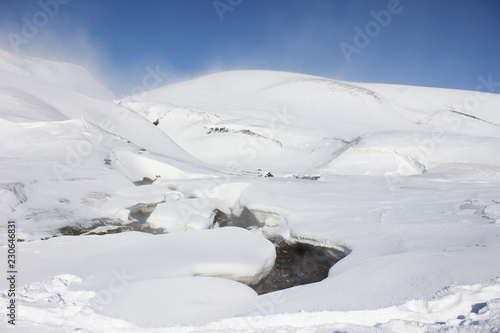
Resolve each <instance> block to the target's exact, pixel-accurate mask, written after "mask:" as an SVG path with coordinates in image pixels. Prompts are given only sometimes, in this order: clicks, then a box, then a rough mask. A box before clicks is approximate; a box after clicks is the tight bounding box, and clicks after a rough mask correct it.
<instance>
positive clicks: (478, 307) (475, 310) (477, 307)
mask: <svg viewBox="0 0 500 333" xmlns="http://www.w3.org/2000/svg"><path fill="white" fill-rule="evenodd" d="M485 306H486V303H476V304H473V305H472V306H471V310H470V312H473V313H475V314H478V313H479V311H480V310H481V309H482V308H484V307H485Z"/></svg>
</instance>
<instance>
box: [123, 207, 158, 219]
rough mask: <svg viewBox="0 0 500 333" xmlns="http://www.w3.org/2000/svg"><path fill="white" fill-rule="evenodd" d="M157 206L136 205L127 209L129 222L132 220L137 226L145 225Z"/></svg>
mask: <svg viewBox="0 0 500 333" xmlns="http://www.w3.org/2000/svg"><path fill="white" fill-rule="evenodd" d="M157 205H158V204H156V203H155V204H143V203H138V204H136V205H133V206H132V207H129V208H128V210H129V211H130V215H129V220H130V219H132V220H133V221H134V222H138V223H139V224H142V223H146V221H147V220H148V218H149V216H150V215H151V214H152V213H153V211H154V210H155V209H156V206H157Z"/></svg>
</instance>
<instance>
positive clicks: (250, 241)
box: [0, 50, 500, 332]
mask: <svg viewBox="0 0 500 333" xmlns="http://www.w3.org/2000/svg"><path fill="white" fill-rule="evenodd" d="M499 105H500V95H498V94H490V93H479V92H471V91H459V90H448V89H436V88H424V87H410V86H397V85H384V84H368V83H350V82H343V81H336V80H331V79H326V78H321V77H315V76H310V75H302V74H295V73H284V72H272V71H232V72H222V73H216V74H212V75H208V76H204V77H201V78H198V79H195V80H191V81H187V82H183V83H178V84H173V85H169V86H165V87H161V88H158V89H155V90H152V91H149V92H146V93H144V94H141V95H137V96H129V97H127V98H124V99H121V100H116V99H115V100H113V97H112V94H111V93H110V92H109V91H107V90H106V89H105V88H104V87H103V86H101V85H100V84H99V83H98V82H96V81H95V80H94V79H93V78H92V77H91V76H90V75H89V74H88V72H87V71H86V70H85V69H83V68H81V67H79V66H76V65H71V64H63V63H56V62H50V61H46V60H42V59H35V58H29V57H24V56H19V55H13V54H10V53H7V52H5V51H1V50H0V170H1V172H0V210H1V212H2V216H4V220H5V221H7V220H13V221H16V223H17V237H18V238H20V239H22V240H24V242H19V243H17V244H18V248H19V251H21V252H20V254H19V256H20V258H21V259H20V260H21V261H20V264H19V265H20V266H19V276H18V278H19V281H18V294H19V298H18V300H17V302H18V305H19V317H18V324H19V326H20V327H22V329H23V330H24V331H39V329H40V328H42V329H47V330H50V331H56V330H60V331H74V330H76V329H80V330H82V331H86V332H114V331H117V332H118V331H119V332H129V331H130V332H132V331H138V330H140V331H148V330H151V331H152V332H153V331H154V330H155V328H156V329H160V330H161V331H172V332H177V331H210V332H213V331H228V330H236V329H239V330H255V331H267V332H278V331H297V332H301V330H309V331H325V332H326V331H332V330H333V331H335V330H345V331H349V332H372V331H373V332H374V331H377V330H381V331H396V332H400V331H405V330H408V331H409V330H418V329H423V330H427V331H439V330H443V331H445V330H453V329H459V328H463V329H465V330H466V329H467V327H472V326H471V325H476V324H477V325H481V326H479V327H481V328H484V329H486V331H487V330H488V329H492V328H494V327H498V326H499V325H500V311H499V308H498V304H499V299H500V269H499V268H498V258H499V255H500V247H499V237H500V229H499V223H500V191H499V190H498V189H499V188H500V187H499V185H500V184H499V183H500V113H499V112H498V110H499V109H498V108H499ZM155 125H156V126H155ZM221 216H224V218H227V219H234V221H239V222H234V224H235V225H238V223H240V224H241V225H240V226H242V225H244V224H246V225H245V226H247V227H248V228H247V229H250V230H245V228H237V227H224V228H222V227H221V226H222V224H221V223H222V222H221V221H222V220H220V218H221ZM243 220H244V222H242V221H243ZM126 230H142V231H150V232H154V233H161V234H160V235H151V234H148V233H144V232H137V231H128V232H122V233H118V234H112V233H114V232H117V231H126ZM6 231H7V227H6V224H5V223H3V224H2V225H1V226H0V232H1V233H2V234H4V235H5V234H6ZM80 233H85V234H86V235H82V236H78V237H75V236H63V235H65V234H66V235H67V234H80ZM101 234H103V235H101ZM53 236H57V237H53ZM276 239H282V240H284V241H285V242H287V243H289V244H293V243H302V244H309V245H313V246H321V247H326V248H333V249H336V250H337V251H342V252H343V253H344V254H345V255H346V256H345V258H343V259H342V260H340V261H339V262H338V263H336V264H335V265H334V266H333V267H332V268H331V269H330V271H329V274H328V277H327V278H326V279H324V280H323V281H321V282H317V283H312V284H306V285H302V286H296V287H293V288H289V289H284V290H280V291H276V292H271V293H268V294H264V295H260V296H258V295H257V294H256V293H255V291H253V290H252V289H251V288H250V287H248V286H246V285H245V284H249V285H252V284H256V283H258V282H259V281H261V280H262V279H263V278H265V276H266V275H267V274H268V273H269V271H270V270H271V269H272V267H273V265H274V263H275V260H276V253H275V251H274V247H273V244H272V243H271V242H270V241H269V240H276ZM6 241H7V238H3V239H2V240H0V244H1V245H2V246H1V247H0V249H2V251H7V247H6V245H5V244H6ZM316 259H317V258H316ZM318 260H319V259H318ZM305 269H306V270H314V267H306V268H305ZM2 283H5V281H4V282H2ZM6 288H7V287H6V285H5V286H4V285H3V284H2V285H0V289H1V290H4V289H6ZM8 302H9V299H8V297H7V293H4V294H3V295H2V298H0V307H1V308H2V309H3V310H2V311H4V312H5V309H6V305H7V303H8ZM471 309H472V311H471ZM4 317H5V316H4ZM457 318H459V319H457ZM210 322H212V323H210ZM0 325H4V326H2V328H3V327H8V326H9V325H8V324H7V323H5V322H2V324H0ZM179 325H182V326H179Z"/></svg>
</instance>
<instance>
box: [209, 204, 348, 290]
mask: <svg viewBox="0 0 500 333" xmlns="http://www.w3.org/2000/svg"><path fill="white" fill-rule="evenodd" d="M214 224H217V225H218V226H219V227H225V226H236V227H241V228H246V229H253V228H258V227H262V224H261V223H260V221H259V220H258V219H257V217H256V216H255V215H254V213H252V211H251V210H249V209H248V208H246V207H245V208H244V209H243V210H242V212H241V214H240V215H239V216H235V215H231V216H228V215H227V214H225V213H224V212H221V211H219V210H216V211H215V218H214ZM269 240H270V241H272V242H273V243H274V244H275V247H276V262H275V264H274V267H273V269H272V270H271V272H270V273H269V274H268V275H267V277H266V278H264V279H263V280H262V281H261V282H260V283H258V284H257V285H254V286H251V287H252V288H253V289H254V290H255V291H256V292H257V293H258V294H259V295H262V294H266V293H270V292H273V291H278V290H283V289H287V288H291V287H295V286H299V285H304V284H308V283H314V282H319V281H321V280H324V279H325V278H327V277H328V272H329V270H330V268H331V267H332V266H333V265H334V264H335V263H336V262H338V261H339V260H340V259H342V258H344V257H345V256H346V253H345V252H343V251H340V250H337V249H333V248H328V247H321V246H315V245H310V244H305V243H298V242H296V243H291V244H289V243H287V242H285V241H284V240H283V238H281V237H276V238H272V239H269Z"/></svg>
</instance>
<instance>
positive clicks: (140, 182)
mask: <svg viewBox="0 0 500 333" xmlns="http://www.w3.org/2000/svg"><path fill="white" fill-rule="evenodd" d="M155 180H156V179H151V178H148V177H144V178H142V180H138V181H135V182H134V185H135V186H142V185H151V184H153V183H154V182H155Z"/></svg>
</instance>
